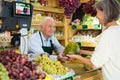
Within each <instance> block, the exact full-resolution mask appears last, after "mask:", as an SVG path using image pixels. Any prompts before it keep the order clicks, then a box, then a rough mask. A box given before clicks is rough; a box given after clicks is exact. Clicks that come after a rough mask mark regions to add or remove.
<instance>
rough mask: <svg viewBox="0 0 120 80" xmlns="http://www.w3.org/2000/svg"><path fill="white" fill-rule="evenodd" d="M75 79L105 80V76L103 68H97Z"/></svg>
mask: <svg viewBox="0 0 120 80" xmlns="http://www.w3.org/2000/svg"><path fill="white" fill-rule="evenodd" d="M74 80H103V77H102V73H101V70H95V71H91V72H88V73H85V74H82V75H80V76H79V77H75V79H74Z"/></svg>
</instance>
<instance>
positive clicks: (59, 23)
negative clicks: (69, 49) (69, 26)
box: [55, 22, 64, 27]
mask: <svg viewBox="0 0 120 80" xmlns="http://www.w3.org/2000/svg"><path fill="white" fill-rule="evenodd" d="M55 24H56V26H57V27H63V26H64V24H63V22H56V23H55Z"/></svg>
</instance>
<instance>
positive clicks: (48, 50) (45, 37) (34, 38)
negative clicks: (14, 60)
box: [28, 17, 67, 61]
mask: <svg viewBox="0 0 120 80" xmlns="http://www.w3.org/2000/svg"><path fill="white" fill-rule="evenodd" d="M55 30H56V27H55V21H54V19H53V18H51V17H45V18H44V19H43V20H42V21H41V25H40V31H38V32H36V33H34V34H32V35H31V36H30V37H29V39H28V47H29V48H28V49H29V51H32V52H33V53H34V54H32V55H33V56H34V57H36V56H38V55H41V54H49V55H52V52H53V50H54V52H55V53H56V54H57V59H58V60H60V61H66V60H67V57H63V55H62V53H63V51H64V47H63V46H62V45H61V44H60V43H59V42H58V40H57V39H56V38H55V36H54V32H55Z"/></svg>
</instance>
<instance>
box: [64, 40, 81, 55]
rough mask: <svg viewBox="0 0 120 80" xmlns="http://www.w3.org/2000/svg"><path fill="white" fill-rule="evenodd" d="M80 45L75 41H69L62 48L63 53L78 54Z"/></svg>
mask: <svg viewBox="0 0 120 80" xmlns="http://www.w3.org/2000/svg"><path fill="white" fill-rule="evenodd" d="M79 51H80V47H79V45H78V44H77V43H74V42H70V43H69V44H68V45H67V46H66V47H65V50H64V53H65V54H79Z"/></svg>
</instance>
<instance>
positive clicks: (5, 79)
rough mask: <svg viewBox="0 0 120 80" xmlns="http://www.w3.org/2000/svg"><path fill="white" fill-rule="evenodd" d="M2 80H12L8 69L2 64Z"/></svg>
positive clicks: (0, 66)
mask: <svg viewBox="0 0 120 80" xmlns="http://www.w3.org/2000/svg"><path fill="white" fill-rule="evenodd" d="M0 80H10V78H9V76H8V72H7V70H6V68H5V67H4V66H3V65H2V64H1V63H0Z"/></svg>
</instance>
